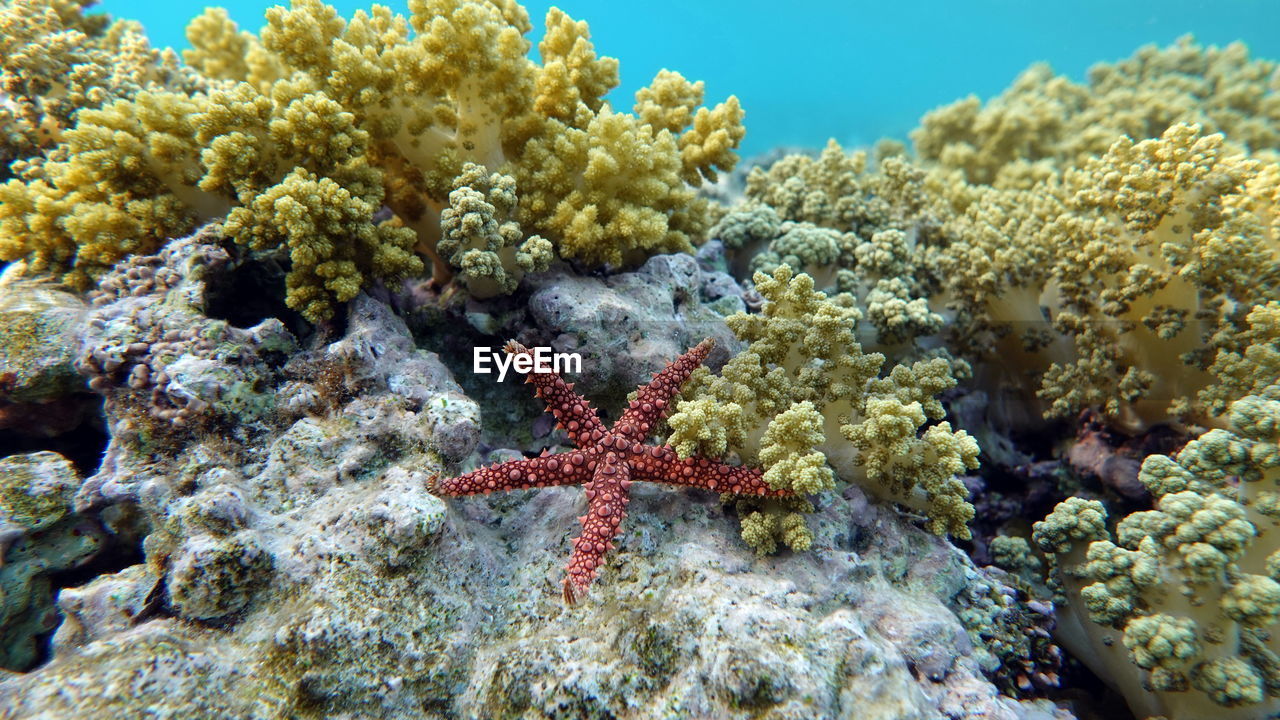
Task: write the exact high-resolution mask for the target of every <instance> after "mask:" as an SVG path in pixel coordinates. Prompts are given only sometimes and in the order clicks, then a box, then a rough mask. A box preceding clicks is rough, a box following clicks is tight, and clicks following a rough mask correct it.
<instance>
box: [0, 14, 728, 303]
mask: <svg viewBox="0 0 1280 720" xmlns="http://www.w3.org/2000/svg"><path fill="white" fill-rule="evenodd" d="M409 8H410V11H411V13H410V16H409V18H408V19H406V18H404V17H401V16H398V15H395V14H393V13H392V12H391V11H390V10H389V9H387V8H385V7H382V6H376V7H375V8H374V9H373V10H372V11H370V12H368V13H366V12H357V13H355V15H354V16H353V17H352V18H351V19H350V20H344V19H343V18H341V17H339V16H338V14H337V12H336V11H335V10H334V9H333V8H332V7H330V6H328V5H325V4H324V3H322V2H320V1H319V0H295V2H294V3H293V5H292V7H291V8H289V9H286V8H282V7H277V8H273V9H271V10H270V11H268V13H267V26H266V28H264V29H263V31H262V33H261V38H260V39H259V38H254V37H253V36H252V35H250V34H248V33H244V32H242V31H240V30H239V29H238V28H236V27H235V25H234V24H233V23H231V22H230V20H229V19H227V17H226V15H225V12H222V11H218V10H210V11H207V12H206V13H205V15H203V16H201V17H200V18H198V19H197V20H196V22H195V24H194V25H193V34H194V35H197V36H200V38H199V41H198V42H196V43H194V47H193V49H192V51H191V52H190V53H189V54H188V59H189V60H190V61H191V62H193V63H194V64H196V65H197V66H198V67H199V68H201V69H202V70H204V71H205V72H206V73H208V74H209V75H210V76H211V77H212V78H214V80H212V81H210V82H211V83H212V87H211V89H210V91H209V92H207V93H197V94H179V93H164V92H143V93H139V94H138V95H137V96H136V97H134V98H133V99H132V100H128V101H118V102H116V103H114V104H112V105H110V106H107V107H104V108H103V109H102V110H100V111H97V112H95V113H84V114H82V115H81V117H80V118H79V124H78V126H77V127H76V128H75V129H74V130H71V131H68V132H67V133H66V139H67V142H66V145H65V150H64V151H63V152H62V158H63V159H60V160H59V161H57V162H51V163H48V164H46V165H45V166H44V167H42V168H39V169H38V172H33V173H31V175H30V176H28V177H26V178H25V179H26V182H25V183H24V182H17V181H14V182H10V183H9V184H8V185H7V186H5V187H4V188H3V189H2V190H0V194H2V197H3V199H4V201H5V210H4V211H3V213H2V214H0V224H2V226H3V229H4V235H5V236H6V244H5V245H4V246H3V247H0V258H5V259H15V258H20V257H29V258H31V260H32V261H33V265H35V266H36V267H37V268H38V269H41V270H45V271H50V272H62V273H65V276H64V277H65V279H66V281H68V282H70V283H71V284H73V285H78V286H82V287H83V286H85V285H87V284H88V283H89V282H91V281H92V279H93V278H94V277H96V276H97V275H99V274H100V273H101V272H102V269H103V268H104V267H105V266H107V265H110V264H111V263H113V262H115V261H117V260H119V259H120V258H121V257H124V256H126V255H128V254H131V253H135V252H148V251H154V250H155V249H156V247H157V246H158V245H159V244H160V243H162V242H164V240H165V239H166V238H168V237H173V236H175V235H178V234H180V233H183V232H185V231H187V230H189V229H190V228H191V227H192V225H193V224H195V223H196V222H199V221H204V220H210V219H213V218H216V217H219V216H221V215H223V214H228V217H227V223H226V229H227V230H228V232H229V234H231V235H232V236H233V237H234V238H235V239H236V241H237V242H240V243H243V244H247V245H249V246H251V247H253V248H255V249H259V250H272V249H280V250H282V251H285V250H287V252H288V254H289V257H290V259H291V261H292V263H293V267H292V270H291V272H290V275H289V277H288V279H287V284H288V289H289V294H288V298H287V300H288V302H289V305H290V306H291V307H294V308H296V309H298V310H301V311H302V312H303V313H304V315H306V317H308V318H309V319H312V320H318V319H321V318H324V317H326V316H328V315H330V314H331V313H332V312H333V306H334V304H335V303H340V302H343V301H345V300H346V299H349V298H350V297H351V296H352V295H353V294H354V292H355V291H357V290H358V289H359V288H360V287H362V286H363V285H365V284H367V283H368V282H369V281H370V279H371V278H395V277H398V276H402V275H405V274H409V273H415V272H418V271H419V268H420V261H419V260H418V258H416V257H415V256H414V255H413V253H412V252H411V251H410V250H411V249H416V251H417V252H418V253H419V254H421V255H422V256H425V257H426V258H427V259H429V260H430V261H431V263H432V266H433V274H434V277H435V279H436V280H437V281H438V282H445V281H447V280H449V279H450V278H451V277H452V275H453V274H454V272H455V271H457V270H460V271H462V273H463V275H464V282H466V283H467V284H468V285H470V286H473V287H475V288H477V289H478V290H479V291H480V292H482V293H489V292H499V291H501V292H509V291H510V290H511V289H514V286H515V283H516V282H517V281H518V278H519V276H520V274H521V273H523V272H526V271H528V270H530V269H533V268H536V267H543V266H545V263H546V262H547V261H548V260H549V259H550V257H551V252H552V251H554V252H555V253H557V254H558V255H559V256H560V257H563V258H569V259H578V260H580V261H582V262H584V263H587V264H591V265H600V264H604V263H610V264H622V263H627V262H632V261H634V260H637V259H641V258H643V257H644V256H646V255H648V254H651V253H653V252H658V251H675V250H689V249H691V248H692V245H693V243H695V242H698V241H700V240H701V238H702V235H703V233H704V231H705V229H706V225H707V222H708V218H707V209H706V203H705V201H702V200H699V199H698V198H697V197H696V196H695V191H694V188H693V187H692V186H691V185H690V183H691V182H695V181H700V178H713V177H715V173H716V169H721V170H727V169H730V168H731V167H732V166H733V164H734V162H736V156H735V155H734V154H733V152H732V149H733V148H734V147H736V145H737V144H738V142H739V141H740V140H741V138H742V133H743V130H742V126H741V120H742V111H741V109H740V108H739V106H738V103H737V100H736V99H735V98H732V97H731V98H730V99H729V100H728V101H727V102H725V103H723V104H721V105H719V106H717V107H716V108H714V109H711V110H708V109H706V108H700V109H697V110H696V111H695V110H694V108H695V107H696V106H697V105H698V104H700V103H701V102H702V94H703V92H702V86H701V83H689V82H688V81H686V80H684V79H683V78H682V77H680V76H679V75H678V74H676V73H663V74H660V75H659V76H658V78H657V79H656V80H655V81H654V85H653V86H652V87H651V88H649V89H647V90H645V91H641V93H640V94H639V96H638V102H637V112H638V113H639V114H640V116H639V117H638V116H634V115H628V114H623V113H616V112H613V111H612V110H611V109H610V108H609V106H608V104H607V103H605V101H604V99H603V95H604V93H605V92H607V91H608V90H609V89H610V88H612V87H613V86H615V85H616V84H617V62H616V61H615V60H613V59H611V58H598V57H596V55H595V51H594V49H593V48H592V45H591V43H590V40H589V35H588V32H587V26H586V24H585V23H583V22H575V21H573V20H571V19H570V18H568V16H566V15H565V14H564V13H562V12H560V11H559V10H554V9H553V10H552V11H551V12H550V13H548V16H547V28H548V29H547V35H546V37H545V39H544V40H543V42H542V43H541V45H540V50H541V53H542V60H543V64H542V65H541V66H539V65H537V64H535V63H534V62H532V61H531V60H529V59H528V57H527V55H528V52H529V50H530V43H529V41H528V40H526V39H525V37H524V35H525V34H526V33H528V32H529V31H530V30H531V29H532V26H531V25H530V23H529V19H528V16H527V15H526V13H525V11H524V9H523V8H521V7H520V6H519V5H517V4H516V3H514V2H502V3H489V2H480V1H478V0H414V1H413V2H411V3H410V4H409ZM201 28H203V30H204V32H199V31H198V30H199V29H201ZM468 163H473V164H474V165H476V166H479V167H482V168H483V172H480V171H476V170H467V169H466V168H467V164H468ZM492 173H499V175H500V176H510V177H512V178H514V180H515V182H516V184H517V186H518V187H519V188H520V196H519V197H511V192H510V185H509V184H508V183H507V182H506V181H501V183H500V185H501V188H502V189H500V190H498V191H497V192H498V194H499V195H500V196H501V199H500V200H499V199H498V196H495V195H493V191H494V188H493V187H492V186H493V181H492V180H491V179H490V180H486V181H485V183H484V184H487V185H488V186H489V187H488V188H487V189H480V188H472V190H473V191H474V192H475V193H479V194H482V195H486V198H487V199H486V200H485V201H484V202H485V203H487V204H489V205H493V206H494V211H495V212H496V213H498V214H499V215H502V216H504V217H503V218H501V219H497V218H495V222H497V223H498V227H499V231H498V232H499V235H492V234H489V235H485V236H484V237H480V236H476V235H471V236H467V237H465V238H464V237H463V236H462V235H460V234H459V233H460V232H461V233H465V232H467V231H466V230H464V229H462V228H463V226H465V227H469V228H470V227H476V226H475V225H474V223H475V222H476V221H477V219H478V218H479V217H480V215H476V214H475V213H477V212H479V213H481V214H483V212H484V209H483V208H482V207H481V206H480V205H477V204H476V202H475V200H476V198H475V197H472V196H471V195H469V194H468V193H461V194H460V195H457V196H456V201H457V203H459V204H460V205H459V206H458V207H455V208H454V214H453V215H451V220H450V222H451V223H453V224H452V225H451V228H450V232H451V235H450V238H449V240H447V241H445V249H444V250H442V249H441V248H440V247H439V245H440V243H441V242H442V239H443V236H442V229H441V220H442V216H443V215H444V212H445V211H446V209H448V208H449V207H450V204H451V202H452V201H453V199H452V198H451V194H452V193H455V192H457V191H458V190H459V189H460V188H461V187H462V186H463V185H467V184H468V181H467V180H466V178H472V177H475V178H479V177H480V176H481V175H486V174H492ZM464 175H465V178H464V179H463V180H462V181H460V178H463V176H464ZM495 200H496V201H497V202H498V203H499V204H500V205H501V207H499V205H498V204H495ZM383 206H386V207H387V208H389V209H390V210H391V211H392V213H393V215H394V217H392V218H391V220H389V221H381V222H379V221H378V220H375V213H377V212H378V211H379V209H380V208H382V207H383ZM463 206H465V207H463ZM458 213H461V216H465V217H470V218H472V219H471V220H464V221H463V225H458V224H457V221H458V218H459V215H458ZM379 219H380V218H379ZM512 220H514V221H515V222H516V223H518V225H505V224H503V223H507V222H510V221H512ZM468 223H471V224H468ZM482 224H483V223H482ZM516 228H523V229H525V230H528V231H529V232H538V233H540V235H541V237H543V238H546V240H545V241H540V240H535V239H534V238H533V237H529V238H518V239H517V238H516V237H515V236H514V235H513V233H514V232H515V231H516ZM479 229H481V230H482V231H483V228H479ZM503 233H506V234H505V235H504V234H503ZM499 236H501V237H499ZM517 240H518V241H517ZM511 248H514V250H510V249H511ZM446 254H447V255H448V257H445V256H444V255H446Z"/></svg>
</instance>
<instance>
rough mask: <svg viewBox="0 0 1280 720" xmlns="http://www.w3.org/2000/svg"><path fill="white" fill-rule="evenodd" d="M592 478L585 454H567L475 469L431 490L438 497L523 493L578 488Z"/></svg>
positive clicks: (510, 461) (509, 461) (442, 481)
mask: <svg viewBox="0 0 1280 720" xmlns="http://www.w3.org/2000/svg"><path fill="white" fill-rule="evenodd" d="M589 477H591V469H590V463H589V462H588V458H587V456H586V455H585V454H584V453H580V452H567V453H559V454H557V455H544V456H542V457H536V458H524V459H522V460H508V461H506V462H504V463H499V464H497V465H490V466H488V467H482V468H476V469H475V470H472V471H471V472H469V473H464V474H462V475H459V476H458V477H455V478H449V479H447V480H438V479H437V480H435V481H433V482H432V484H431V487H430V490H431V492H432V493H435V494H436V495H455V496H456V495H479V494H481V493H486V494H487V493H491V492H494V491H496V490H524V489H527V488H534V487H553V486H556V485H577V484H580V483H583V482H586V481H587V478H589Z"/></svg>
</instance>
